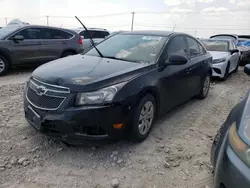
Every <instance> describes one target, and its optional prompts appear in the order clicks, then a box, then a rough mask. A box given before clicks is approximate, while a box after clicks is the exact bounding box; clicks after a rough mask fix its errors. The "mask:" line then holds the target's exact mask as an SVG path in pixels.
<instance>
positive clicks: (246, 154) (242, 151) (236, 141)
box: [229, 122, 250, 166]
mask: <svg viewBox="0 0 250 188" xmlns="http://www.w3.org/2000/svg"><path fill="white" fill-rule="evenodd" d="M229 143H230V145H231V147H232V149H233V150H234V152H235V153H236V154H237V155H238V156H239V157H240V158H241V160H242V161H244V162H245V163H246V164H247V165H248V166H250V147H249V146H248V145H247V144H246V143H245V142H244V141H243V140H242V139H241V138H240V136H239V135H238V131H237V127H236V123H235V122H234V123H233V125H232V127H231V128H230V131H229Z"/></svg>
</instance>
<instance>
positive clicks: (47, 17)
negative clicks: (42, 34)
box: [46, 16, 49, 26]
mask: <svg viewBox="0 0 250 188" xmlns="http://www.w3.org/2000/svg"><path fill="white" fill-rule="evenodd" d="M46 19H47V26H49V16H46Z"/></svg>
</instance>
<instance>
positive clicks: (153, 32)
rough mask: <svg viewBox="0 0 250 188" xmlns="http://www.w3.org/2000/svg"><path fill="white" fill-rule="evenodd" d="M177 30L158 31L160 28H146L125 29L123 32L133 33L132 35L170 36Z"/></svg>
mask: <svg viewBox="0 0 250 188" xmlns="http://www.w3.org/2000/svg"><path fill="white" fill-rule="evenodd" d="M174 33H175V32H172V31H158V30H145V31H125V32H122V34H131V35H156V36H165V37H168V36H170V35H172V34H174Z"/></svg>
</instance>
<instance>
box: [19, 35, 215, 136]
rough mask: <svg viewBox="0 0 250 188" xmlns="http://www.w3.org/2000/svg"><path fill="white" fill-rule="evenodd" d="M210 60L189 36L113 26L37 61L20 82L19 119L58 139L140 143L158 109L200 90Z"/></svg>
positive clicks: (202, 91) (208, 72)
mask: <svg viewBox="0 0 250 188" xmlns="http://www.w3.org/2000/svg"><path fill="white" fill-rule="evenodd" d="M211 64H212V56H211V55H210V53H208V52H207V50H206V49H205V48H204V47H203V45H202V44H201V43H200V41H198V40H197V39H195V38H193V37H192V36H190V35H187V34H181V33H174V32H165V31H137V32H121V33H119V34H115V35H113V36H112V37H108V38H106V39H105V40H103V41H102V42H100V43H99V44H98V45H97V46H96V48H92V49H90V50H89V51H88V52H86V53H85V54H78V55H74V56H69V57H66V58H62V59H58V60H55V61H52V62H50V63H47V64H44V65H42V66H40V67H38V68H37V69H36V70H35V71H34V72H33V73H32V74H31V77H30V79H29V81H28V82H27V85H26V87H25V91H24V92H25V94H24V96H25V97H24V111H25V117H26V119H27V120H28V122H29V123H30V124H31V125H32V126H34V127H35V128H36V129H38V130H40V131H41V132H44V133H45V134H48V135H57V136H61V137H62V138H64V139H65V138H82V139H103V138H113V139H121V138H124V137H126V136H128V135H130V136H131V137H133V139H134V140H137V141H142V140H144V139H145V138H146V137H147V136H148V134H149V133H150V130H151V128H152V126H153V123H154V121H155V119H156V118H157V117H158V116H159V115H160V114H163V113H165V112H167V111H169V110H171V109H172V108H174V107H176V106H177V105H179V104H180V103H182V102H184V101H186V100H188V99H190V98H191V97H193V96H196V97H197V98H200V99H204V98H205V97H206V96H207V94H208V92H209V87H210V77H211V75H212V69H211ZM83 122H84V123H83Z"/></svg>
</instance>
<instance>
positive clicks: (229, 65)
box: [201, 39, 240, 80]
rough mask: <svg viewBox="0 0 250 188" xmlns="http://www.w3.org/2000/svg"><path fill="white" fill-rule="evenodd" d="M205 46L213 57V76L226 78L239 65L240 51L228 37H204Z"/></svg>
mask: <svg viewBox="0 0 250 188" xmlns="http://www.w3.org/2000/svg"><path fill="white" fill-rule="evenodd" d="M201 42H202V43H203V45H204V47H205V48H206V49H207V51H209V52H210V54H211V55H212V57H213V65H212V68H213V74H212V76H213V77H219V78H222V79H224V80H225V79H226V78H227V77H228V75H229V74H230V73H231V72H236V71H237V70H238V66H239V60H240V53H239V50H238V49H237V47H236V45H235V43H234V42H233V41H232V40H228V39H203V40H201Z"/></svg>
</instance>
